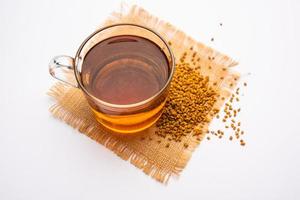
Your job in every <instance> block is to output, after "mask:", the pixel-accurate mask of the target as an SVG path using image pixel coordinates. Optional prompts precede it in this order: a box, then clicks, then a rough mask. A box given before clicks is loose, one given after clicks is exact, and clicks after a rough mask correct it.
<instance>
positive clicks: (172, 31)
mask: <svg viewBox="0 0 300 200" xmlns="http://www.w3.org/2000/svg"><path fill="white" fill-rule="evenodd" d="M121 22H128V23H135V24H139V25H144V26H146V27H149V28H151V29H154V30H155V31H157V32H158V33H160V34H161V35H162V36H163V37H164V38H165V39H166V40H167V41H171V43H172V45H171V48H172V50H173V52H174V55H175V58H176V61H177V62H178V61H179V59H180V56H181V55H182V53H183V52H184V51H187V50H188V49H190V47H191V46H193V51H195V52H197V55H198V56H199V57H200V58H201V61H200V65H201V66H202V69H203V70H202V71H201V73H202V74H203V75H204V76H209V78H210V79H209V80H210V84H211V85H212V83H215V82H217V83H218V84H217V85H216V84H214V87H217V89H218V91H219V94H221V95H220V97H219V99H218V100H217V103H216V104H215V108H217V109H220V108H221V107H222V105H223V104H224V101H225V100H226V98H227V97H229V96H230V95H231V91H232V88H234V86H235V85H236V83H237V81H236V80H238V78H239V74H238V73H236V72H234V71H232V70H231V69H229V68H230V67H233V66H235V65H236V64H237V63H236V62H234V61H233V60H232V59H231V58H229V57H227V56H225V55H223V54H221V53H219V52H217V51H215V50H214V49H212V48H210V47H207V46H205V45H204V44H201V43H199V42H197V41H195V40H193V39H192V38H191V37H189V36H187V35H186V34H185V33H184V32H182V31H180V30H178V29H177V28H175V27H174V26H172V25H171V24H169V23H167V22H164V21H162V20H160V19H158V18H157V17H154V16H152V15H150V14H149V13H148V12H147V11H145V10H144V9H142V8H140V7H138V6H128V5H122V8H121V10H120V11H118V12H114V13H112V14H111V16H110V17H109V18H108V19H107V20H106V21H105V22H104V24H103V25H102V26H107V25H111V24H115V23H121ZM102 26H101V27H102ZM212 57H214V59H213V60H211V58H212ZM224 68H226V69H227V70H224ZM220 77H224V79H223V78H221V79H220ZM215 85H216V86H215ZM49 95H50V96H52V97H54V99H55V101H56V103H55V104H54V105H52V106H51V107H50V112H51V113H52V114H53V116H54V117H56V118H59V119H61V120H62V121H64V122H66V123H67V124H69V125H70V126H72V127H73V128H75V129H78V130H79V131H80V132H81V133H83V134H84V135H86V136H88V137H90V138H91V139H93V140H95V141H97V142H98V143H100V144H102V145H104V146H105V147H107V148H108V149H110V150H111V151H113V152H114V153H116V154H117V155H118V156H119V157H120V158H122V159H124V160H129V161H130V162H131V163H132V164H133V165H134V166H136V167H137V168H139V169H141V170H143V172H144V173H145V174H147V175H150V176H151V177H153V178H154V179H156V180H158V181H159V182H162V183H167V182H168V180H169V178H170V177H171V176H174V175H175V176H176V175H177V176H178V175H179V174H180V172H181V171H182V170H183V169H184V167H185V166H186V164H187V162H188V161H189V159H190V157H191V155H192V153H193V151H194V150H195V148H196V147H197V146H198V145H199V143H200V142H201V141H202V139H203V138H204V136H205V134H202V135H201V140H200V141H199V140H196V138H195V137H192V133H191V134H190V135H188V136H187V137H186V138H185V139H184V141H183V142H184V143H185V144H188V148H184V147H183V145H182V143H178V142H169V141H164V140H162V142H161V143H158V142H157V140H156V139H157V137H158V136H156V135H155V133H154V130H153V129H151V128H150V129H149V130H147V131H144V132H143V133H139V134H136V135H131V136H129V135H125V136H124V135H123V136H120V135H116V134H111V133H109V132H107V131H105V130H104V129H103V128H102V127H101V125H100V124H99V123H98V122H97V121H96V120H95V119H94V116H93V114H92V112H91V111H90V109H89V107H88V105H87V102H86V100H85V98H84V96H83V94H82V92H81V91H80V90H79V89H76V88H73V87H70V86H67V85H64V84H62V83H56V84H55V85H54V86H53V87H52V88H51V89H50V91H49ZM221 97H225V99H224V98H221ZM214 114H215V113H211V114H210V116H209V117H208V119H209V120H208V121H207V122H206V126H204V127H203V129H207V127H208V125H209V123H210V121H211V119H212V118H213V117H214ZM142 135H144V136H145V138H151V140H148V139H144V140H141V136H142ZM166 143H170V146H169V148H165V146H166Z"/></svg>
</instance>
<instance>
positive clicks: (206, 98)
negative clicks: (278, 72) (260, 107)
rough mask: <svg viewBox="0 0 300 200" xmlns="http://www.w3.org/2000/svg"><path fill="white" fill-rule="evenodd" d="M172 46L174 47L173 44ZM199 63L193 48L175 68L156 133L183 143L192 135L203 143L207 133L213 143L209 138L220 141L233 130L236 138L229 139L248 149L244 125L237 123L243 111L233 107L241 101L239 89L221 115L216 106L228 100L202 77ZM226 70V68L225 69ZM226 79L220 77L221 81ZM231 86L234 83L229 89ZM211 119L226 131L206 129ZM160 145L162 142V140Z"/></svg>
mask: <svg viewBox="0 0 300 200" xmlns="http://www.w3.org/2000/svg"><path fill="white" fill-rule="evenodd" d="M169 45H171V43H170V42H169ZM187 58H190V60H187ZM207 59H208V60H209V62H212V61H213V60H214V59H215V58H214V57H211V56H209V57H208V58H207ZM199 61H200V57H198V56H197V53H196V52H195V51H194V50H193V47H191V48H190V49H189V51H188V52H184V53H183V54H182V56H181V58H180V63H179V64H177V65H176V71H175V73H174V77H173V80H172V83H171V86H170V90H169V96H168V99H167V102H166V105H165V108H164V111H163V113H162V116H161V118H160V119H159V120H158V122H157V124H156V126H157V131H156V132H155V134H156V135H157V136H159V137H160V138H162V139H166V140H168V141H169V142H182V141H184V138H185V137H186V136H187V135H190V133H191V132H192V133H193V137H196V139H197V140H198V141H200V140H201V138H203V133H205V132H206V133H208V134H207V137H206V138H207V139H208V140H210V135H212V136H217V137H218V138H220V139H221V138H224V137H225V133H226V134H227V133H228V131H230V133H232V131H233V133H234V135H233V134H230V136H229V140H233V139H234V138H236V139H237V140H239V141H240V144H241V145H242V146H245V144H246V143H245V141H244V140H243V139H241V137H242V135H243V134H244V131H242V130H241V122H239V121H238V120H237V115H238V113H239V112H240V111H241V109H240V108H235V107H234V104H235V103H236V102H239V94H240V88H237V89H236V91H235V94H232V96H231V97H230V99H229V101H228V102H227V103H225V106H224V109H223V111H222V113H219V112H220V111H219V110H217V109H214V105H215V103H216V102H217V100H218V99H220V98H221V100H225V97H223V96H221V95H220V92H219V91H218V89H217V87H216V85H217V83H214V84H212V85H213V87H212V85H210V80H209V77H208V76H203V75H202V74H201V66H200V65H199ZM211 69H212V66H211V65H210V64H209V65H208V70H211ZM223 70H226V69H225V68H223ZM199 72H200V73H199ZM223 79H224V78H223V77H221V80H223ZM235 81H237V80H236V79H235ZM232 86H233V84H232V83H231V85H230V87H232ZM244 86H246V83H244ZM221 116H222V117H221ZM211 117H216V118H218V119H220V121H221V123H223V125H224V129H222V130H217V131H209V130H207V127H205V124H207V123H208V122H210V120H211ZM157 142H158V143H160V142H161V140H158V141H157ZM169 146H170V144H169V143H166V148H168V147H169ZM183 146H184V148H187V147H188V144H186V143H184V142H183Z"/></svg>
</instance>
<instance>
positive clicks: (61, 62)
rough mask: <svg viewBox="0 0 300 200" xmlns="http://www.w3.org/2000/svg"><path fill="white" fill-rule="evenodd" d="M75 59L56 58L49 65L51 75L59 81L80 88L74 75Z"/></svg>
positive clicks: (62, 56) (63, 56)
mask: <svg viewBox="0 0 300 200" xmlns="http://www.w3.org/2000/svg"><path fill="white" fill-rule="evenodd" d="M74 67H75V66H74V59H73V58H72V57H70V56H65V55H61V56H56V57H54V58H53V59H52V60H51V61H50V63H49V73H50V74H51V76H53V77H54V78H56V79H57V80H59V81H61V82H64V83H66V84H68V85H70V86H72V87H76V88H78V83H77V81H76V78H75V74H74Z"/></svg>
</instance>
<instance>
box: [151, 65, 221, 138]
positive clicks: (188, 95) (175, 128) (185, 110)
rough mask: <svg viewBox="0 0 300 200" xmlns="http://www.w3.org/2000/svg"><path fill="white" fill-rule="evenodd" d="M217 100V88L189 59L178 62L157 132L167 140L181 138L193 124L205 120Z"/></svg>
mask: <svg viewBox="0 0 300 200" xmlns="http://www.w3.org/2000/svg"><path fill="white" fill-rule="evenodd" d="M216 100H217V92H216V91H215V90H214V89H213V88H211V87H210V86H209V78H208V77H203V76H201V75H200V74H199V72H197V71H195V70H194V69H192V68H191V67H190V65H189V64H188V63H180V64H178V65H177V68H176V71H175V74H174V77H173V81H172V83H171V87H170V91H169V97H168V100H167V102H166V106H165V109H164V112H163V114H162V116H161V118H160V119H159V120H158V122H157V127H158V131H156V134H157V135H158V136H161V137H163V138H167V139H168V140H169V141H175V142H181V140H182V138H183V137H185V136H186V135H187V134H189V133H190V132H191V131H192V130H193V129H194V127H195V126H197V125H198V124H199V123H201V122H207V120H208V119H207V116H208V115H209V113H210V111H211V110H212V108H213V106H214V104H215V102H216Z"/></svg>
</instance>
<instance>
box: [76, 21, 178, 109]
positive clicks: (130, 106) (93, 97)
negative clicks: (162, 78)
mask: <svg viewBox="0 0 300 200" xmlns="http://www.w3.org/2000/svg"><path fill="white" fill-rule="evenodd" d="M117 26H133V27H138V28H142V29H145V30H147V31H149V32H151V33H153V34H154V35H156V36H157V37H158V38H159V39H160V40H161V41H162V42H163V43H164V45H165V46H166V47H167V51H168V53H169V54H170V57H171V66H170V62H169V60H168V65H169V67H171V72H170V74H169V77H168V80H167V81H166V82H165V84H164V86H163V87H162V88H161V89H160V90H159V91H157V92H156V93H155V94H154V95H152V96H151V97H149V98H147V99H145V100H143V101H139V102H136V103H132V104H113V103H109V102H106V101H103V100H101V99H99V98H97V97H95V96H94V95H92V94H91V93H90V92H89V91H87V89H86V88H85V87H84V86H83V84H82V82H81V77H80V73H79V71H78V69H77V67H78V65H82V62H79V55H80V53H81V51H82V49H83V47H84V46H85V45H86V43H87V42H88V41H89V40H90V39H92V38H93V37H94V36H95V35H96V34H97V33H99V32H101V31H104V30H106V29H109V28H113V27H117ZM163 53H164V52H163ZM164 54H165V53H164ZM175 67H176V65H175V57H174V54H173V52H172V50H171V48H170V46H169V45H168V43H167V42H166V40H165V39H164V38H163V37H162V36H161V35H160V34H159V33H157V32H156V31H154V30H152V29H150V28H148V27H145V26H142V25H138V24H133V23H117V24H112V25H109V26H105V27H103V28H100V29H98V30H96V31H95V32H93V33H92V34H90V35H89V36H88V37H87V38H86V39H85V40H84V41H83V42H82V43H81V45H80V47H79V49H78V51H77V53H76V55H75V64H74V74H75V78H76V81H77V83H78V85H79V87H80V89H81V90H82V91H83V92H84V93H85V94H86V95H88V96H90V97H91V98H92V99H93V100H95V101H96V102H99V103H100V104H102V105H105V106H107V107H112V108H132V107H138V106H141V105H144V104H147V103H148V102H151V101H152V100H154V99H156V98H157V97H158V96H160V95H161V94H162V93H163V92H164V91H165V90H166V89H167V87H168V86H169V84H170V82H171V80H172V78H173V75H174V71H175Z"/></svg>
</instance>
